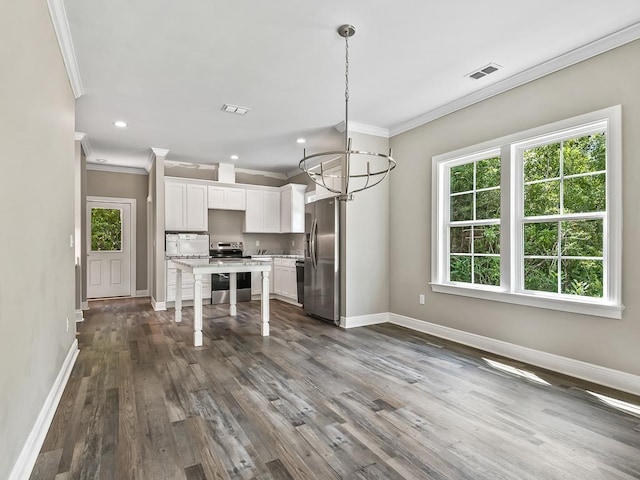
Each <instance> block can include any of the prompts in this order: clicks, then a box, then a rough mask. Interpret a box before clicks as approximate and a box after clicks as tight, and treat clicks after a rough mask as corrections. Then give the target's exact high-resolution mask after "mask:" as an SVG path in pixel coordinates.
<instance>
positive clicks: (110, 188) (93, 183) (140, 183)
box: [87, 170, 149, 290]
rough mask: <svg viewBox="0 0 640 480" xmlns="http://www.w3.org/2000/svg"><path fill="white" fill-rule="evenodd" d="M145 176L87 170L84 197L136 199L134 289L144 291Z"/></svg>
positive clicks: (145, 274)
mask: <svg viewBox="0 0 640 480" xmlns="http://www.w3.org/2000/svg"><path fill="white" fill-rule="evenodd" d="M148 190H149V178H148V177H147V176H146V175H137V174H130V173H116V172H104V171H100V170H87V195H88V196H90V197H91V196H93V197H117V198H135V199H136V289H137V290H146V289H147V196H148V194H149V192H148Z"/></svg>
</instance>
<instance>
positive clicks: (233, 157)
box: [229, 155, 240, 160]
mask: <svg viewBox="0 0 640 480" xmlns="http://www.w3.org/2000/svg"><path fill="white" fill-rule="evenodd" d="M229 158H230V159H231V160H238V159H239V158H240V157H239V156H238V155H231V156H230V157H229Z"/></svg>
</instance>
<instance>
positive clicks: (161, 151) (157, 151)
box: [151, 147, 169, 157]
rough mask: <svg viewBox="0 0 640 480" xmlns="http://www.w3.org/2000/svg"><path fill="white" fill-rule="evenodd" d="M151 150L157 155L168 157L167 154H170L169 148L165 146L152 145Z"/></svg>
mask: <svg viewBox="0 0 640 480" xmlns="http://www.w3.org/2000/svg"><path fill="white" fill-rule="evenodd" d="M151 151H152V152H153V153H154V154H155V156H156V157H166V156H167V155H169V150H167V149H165V148H155V147H151Z"/></svg>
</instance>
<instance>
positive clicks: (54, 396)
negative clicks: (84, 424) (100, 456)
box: [9, 339, 80, 480]
mask: <svg viewBox="0 0 640 480" xmlns="http://www.w3.org/2000/svg"><path fill="white" fill-rule="evenodd" d="M79 352H80V350H78V340H77V339H76V340H74V341H73V343H72V344H71V348H69V352H68V353H67V356H66V358H65V359H64V363H63V364H62V367H61V368H60V371H59V372H58V376H57V377H56V380H55V382H54V383H53V385H52V386H51V390H50V391H49V394H48V395H47V398H46V400H45V402H44V405H43V406H42V409H41V410H40V413H39V414H38V418H37V419H36V423H35V424H34V425H33V428H32V429H31V432H30V433H29V436H28V437H27V441H26V442H25V444H24V446H23V447H22V450H21V451H20V455H19V456H18V460H17V461H16V463H15V465H14V466H13V470H11V474H10V475H9V480H28V478H29V477H30V476H31V472H32V470H33V467H34V465H35V464H36V460H37V459H38V454H39V453H40V449H41V448H42V445H43V443H44V439H45V437H46V436H47V432H48V431H49V427H50V426H51V422H52V421H53V415H54V414H55V413H56V408H58V403H60V398H62V392H63V391H64V387H65V386H66V385H67V381H68V380H69V376H70V375H71V370H72V369H73V365H74V364H75V363H76V358H78V353H79Z"/></svg>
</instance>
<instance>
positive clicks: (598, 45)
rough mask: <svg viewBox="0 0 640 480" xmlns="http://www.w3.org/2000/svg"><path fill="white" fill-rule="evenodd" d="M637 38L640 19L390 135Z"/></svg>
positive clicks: (417, 118) (410, 123) (411, 122)
mask: <svg viewBox="0 0 640 480" xmlns="http://www.w3.org/2000/svg"><path fill="white" fill-rule="evenodd" d="M638 38H640V23H635V24H633V25H631V26H629V27H627V28H624V29H622V30H619V31H617V32H615V33H612V34H611V35H607V36H606V37H602V38H600V39H598V40H595V41H593V42H591V43H588V44H586V45H583V46H582V47H579V48H576V49H575V50H571V51H570V52H567V53H565V54H563V55H560V56H558V57H555V58H552V59H551V60H548V61H546V62H544V63H541V64H539V65H536V66H534V67H531V68H529V69H527V70H525V71H523V72H520V73H518V74H516V75H513V76H511V77H509V78H505V79H504V80H501V81H499V82H497V83H494V84H491V85H488V86H486V87H485V88H483V89H481V90H478V91H476V92H473V93H470V94H469V95H466V96H464V97H461V98H459V99H457V100H454V101H453V102H450V103H447V104H445V105H442V106H440V107H438V108H435V109H433V110H431V111H429V112H427V113H425V114H423V115H420V116H419V117H416V118H414V119H412V120H409V121H407V122H403V123H400V124H398V125H396V126H395V127H393V128H391V136H395V135H399V134H401V133H404V132H406V131H409V130H412V129H414V128H416V127H419V126H421V125H424V124H425V123H429V122H432V121H433V120H436V119H438V118H440V117H444V116H445V115H448V114H450V113H453V112H455V111H457V110H462V109H463V108H466V107H469V106H471V105H473V104H475V103H478V102H481V101H483V100H486V99H488V98H491V97H494V96H496V95H499V94H501V93H504V92H506V91H508V90H511V89H513V88H516V87H519V86H521V85H524V84H526V83H529V82H532V81H534V80H537V79H539V78H541V77H544V76H546V75H549V74H551V73H554V72H557V71H559V70H562V69H563V68H567V67H570V66H571V65H575V64H576V63H579V62H582V61H584V60H588V59H589V58H592V57H595V56H596V55H600V54H601V53H605V52H608V51H609V50H613V49H614V48H617V47H621V46H622V45H625V44H627V43H629V42H633V41H634V40H637V39H638Z"/></svg>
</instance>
